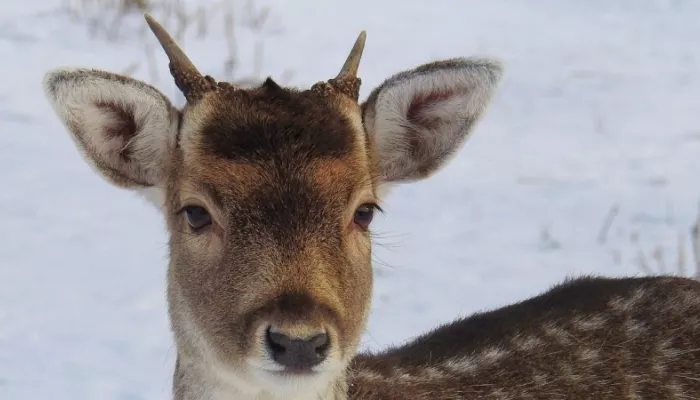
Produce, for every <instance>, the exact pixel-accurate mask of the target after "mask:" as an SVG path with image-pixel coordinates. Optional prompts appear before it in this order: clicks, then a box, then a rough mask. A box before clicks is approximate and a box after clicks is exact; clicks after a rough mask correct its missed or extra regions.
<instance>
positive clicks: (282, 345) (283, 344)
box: [267, 329, 292, 354]
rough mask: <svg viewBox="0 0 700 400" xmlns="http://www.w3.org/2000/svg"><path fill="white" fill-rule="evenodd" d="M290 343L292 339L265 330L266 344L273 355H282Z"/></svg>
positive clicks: (282, 334)
mask: <svg viewBox="0 0 700 400" xmlns="http://www.w3.org/2000/svg"><path fill="white" fill-rule="evenodd" d="M291 343H292V339H291V338H290V337H289V336H287V335H285V334H284V333H280V332H273V331H271V330H270V329H268V330H267V344H268V346H270V350H272V353H273V354H280V353H284V352H285V351H286V350H287V348H288V347H289V345H290V344H291Z"/></svg>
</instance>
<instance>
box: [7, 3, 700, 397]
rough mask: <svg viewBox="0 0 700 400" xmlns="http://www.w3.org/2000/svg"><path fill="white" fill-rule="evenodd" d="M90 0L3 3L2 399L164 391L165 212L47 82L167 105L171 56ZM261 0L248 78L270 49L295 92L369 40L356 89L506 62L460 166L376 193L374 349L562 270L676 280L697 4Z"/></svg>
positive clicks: (205, 44) (696, 125)
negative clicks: (94, 87)
mask: <svg viewBox="0 0 700 400" xmlns="http://www.w3.org/2000/svg"><path fill="white" fill-rule="evenodd" d="M81 3H82V4H83V5H82V6H80V4H81ZM90 3H94V1H93V2H91V1H87V0H83V1H73V2H71V1H65V0H64V1H60V0H31V1H29V0H25V1H3V2H0V209H1V210H2V217H1V219H0V399H3V400H5V399H8V400H38V399H54V400H64V399H65V400H68V399H70V400H82V399H85V400H88V399H89V400H101V399H109V400H140V399H144V400H145V399H149V400H150V399H156V400H157V399H167V398H168V397H169V393H170V374H171V371H172V366H173V362H174V349H173V346H172V342H171V338H170V333H169V330H168V323H167V319H166V304H165V299H164V271H165V265H166V246H165V243H166V233H165V230H164V227H163V223H162V221H161V218H160V216H159V215H158V213H157V212H156V211H155V210H154V209H153V208H152V207H151V206H150V205H148V204H146V203H145V202H144V201H142V200H141V199H140V198H138V197H137V196H136V195H134V194H132V193H129V192H126V191H120V190H117V189H114V188H112V187H110V186H109V185H108V184H107V183H105V182H104V181H103V180H101V179H100V178H99V177H97V176H96V175H95V174H94V173H93V172H92V171H91V170H90V168H89V167H88V166H87V164H86V163H85V162H83V161H82V159H81V158H80V156H79V155H78V153H77V152H76V151H75V149H74V147H73V144H72V143H71V141H70V139H69V137H68V136H67V134H66V133H65V132H64V130H63V128H62V127H61V126H60V124H59V121H58V119H57V118H56V117H55V116H54V115H53V113H52V112H51V111H50V109H49V106H48V105H47V103H46V101H45V100H44V97H43V94H42V92H41V86H40V82H41V78H42V75H43V74H44V73H45V72H46V71H47V70H48V69H50V68H53V67H57V66H64V65H72V66H89V67H97V68H103V69H108V70H112V71H115V72H122V71H129V72H130V73H133V75H134V76H136V77H138V78H142V79H145V80H149V81H151V82H154V83H155V84H156V85H157V86H159V87H160V88H162V89H163V90H164V91H165V92H166V93H169V94H175V93H176V91H175V89H174V85H173V84H172V82H171V81H170V79H169V77H168V75H167V63H166V61H165V60H166V59H165V56H164V55H163V54H162V52H159V51H156V50H157V47H156V42H155V41H154V40H153V38H152V37H150V36H149V35H142V34H141V33H142V30H143V28H144V26H145V24H144V23H143V20H142V19H141V18H140V17H139V16H138V15H137V14H134V15H133V16H130V17H128V18H126V19H125V20H123V21H121V22H120V23H119V24H117V26H119V27H120V29H119V30H118V31H116V34H115V37H112V38H111V39H110V38H108V37H106V36H105V34H103V32H102V31H100V30H91V27H90V23H89V18H88V17H90V15H92V16H97V24H96V25H94V26H99V21H100V20H102V21H103V23H104V20H105V19H106V20H107V21H109V20H110V18H111V16H112V14H110V11H109V9H107V8H105V9H99V8H94V9H89V10H87V11H86V13H87V14H89V15H87V17H86V16H85V15H82V14H81V15H82V16H81V15H71V14H70V13H68V12H66V9H67V8H66V7H68V8H70V7H72V8H74V9H78V10H80V9H83V11H85V7H88V8H90V6H89V5H90ZM193 3H197V4H199V3H203V1H201V0H200V1H196V0H190V1H189V5H191V6H192V7H194V6H195V5H196V4H193ZM209 3H212V4H213V3H215V2H213V1H210V2H209ZM241 3H244V2H243V1H241ZM256 4H258V5H257V6H256V7H258V11H259V9H260V7H261V6H263V5H266V4H267V5H269V6H270V14H269V18H268V20H267V21H266V22H265V24H264V25H265V28H264V29H262V31H254V30H253V29H251V27H250V26H246V25H244V24H242V23H241V22H240V21H239V22H237V24H236V29H237V30H236V39H237V40H236V46H237V52H238V55H239V57H240V59H241V60H240V67H239V69H238V70H237V71H236V72H237V73H239V74H243V75H245V74H248V73H251V72H254V71H253V69H254V68H253V67H252V63H253V61H252V59H253V58H254V56H253V55H254V52H255V51H254V50H255V47H256V44H255V43H256V41H258V40H262V41H264V52H263V57H262V59H261V60H262V62H261V70H260V72H261V73H262V74H263V75H268V74H269V75H272V76H273V77H279V76H281V75H284V76H287V77H288V80H289V82H290V83H291V84H294V85H299V86H308V85H310V84H312V83H314V82H316V81H318V80H322V79H327V78H329V77H331V76H334V75H335V74H336V73H337V70H338V68H339V67H340V66H341V64H342V62H343V60H344V57H345V56H346V54H347V51H348V50H349V48H350V46H351V45H352V42H353V41H354V39H355V37H356V35H357V33H358V32H359V31H360V30H361V29H366V30H367V31H368V40H367V47H366V50H365V53H364V57H363V62H362V65H361V67H360V74H361V76H362V78H363V89H362V93H363V95H365V96H366V95H367V93H368V92H369V91H370V90H371V88H372V87H374V86H375V85H378V84H379V83H380V82H381V81H382V80H383V79H384V78H386V77H388V76H389V75H391V74H393V73H396V72H398V71H401V70H403V69H407V68H411V67H414V66H416V65H418V64H421V63H424V62H429V61H432V60H434V59H438V58H447V57H455V56H469V55H482V56H493V57H497V58H500V59H502V60H503V61H504V63H505V66H506V72H505V79H504V82H503V85H502V89H501V90H500V91H499V93H498V95H497V97H496V98H495V100H494V102H493V105H492V107H491V108H490V109H489V111H488V114H487V115H486V116H485V118H484V119H483V120H482V121H481V123H480V124H479V126H478V127H477V131H476V134H475V136H474V137H473V138H472V139H471V140H470V141H469V142H468V144H467V145H466V146H465V148H464V149H463V151H461V152H460V153H459V154H458V155H457V157H456V158H455V159H454V161H453V162H452V163H451V164H450V165H449V166H448V167H447V168H445V169H444V170H443V171H442V172H441V173H439V174H438V175H436V176H434V177H433V178H432V179H430V180H428V181H425V182H422V183H416V184H413V185H411V186H405V187H401V188H399V189H398V190H396V191H394V192H393V194H392V195H391V196H390V197H389V198H387V199H386V203H385V209H386V211H387V214H386V215H383V216H381V217H380V218H379V221H378V222H377V225H376V227H377V231H378V238H377V242H378V243H377V247H376V250H375V252H376V261H377V269H376V276H377V280H376V292H375V298H374V304H373V309H372V316H371V319H370V324H369V330H368V332H367V334H366V336H365V340H364V345H365V346H366V347H369V348H373V349H376V348H380V347H381V346H384V345H387V344H389V343H396V342H400V341H403V340H405V339H408V338H410V337H411V336H413V335H415V334H418V333H420V332H421V331H424V330H426V329H428V328H430V327H433V326H435V325H436V324H438V323H441V322H447V321H449V320H452V319H453V318H455V317H457V316H459V315H466V314H469V313H471V312H474V311H476V310H481V309H486V308H493V307H497V306H500V305H504V304H507V303H510V302H513V301H517V300H520V299H523V298H525V297H526V296H530V295H533V294H536V293H538V292H540V291H542V290H544V289H546V288H547V287H548V286H550V285H552V284H554V283H556V282H558V281H560V280H561V279H563V278H564V277H566V276H570V275H578V274H583V273H600V274H605V275H609V276H620V275H633V274H634V275H639V274H641V273H642V270H641V269H640V264H641V262H640V258H639V257H640V254H643V255H644V256H643V257H644V259H646V263H647V264H649V265H650V266H651V267H652V268H657V269H658V268H662V267H659V265H658V264H659V263H658V262H657V261H656V259H660V258H663V259H664V260H665V261H664V263H663V264H664V265H665V267H663V268H666V269H667V270H674V271H675V270H677V269H678V265H679V261H678V257H679V254H682V255H683V257H681V260H682V259H683V258H685V263H683V262H681V263H680V264H684V265H685V266H686V268H687V269H688V270H689V271H690V269H691V267H690V264H691V263H692V252H691V251H690V244H689V240H688V230H689V227H690V226H691V225H692V224H693V222H694V220H695V218H696V217H697V213H698V201H700V185H699V184H698V183H699V182H698V180H699V179H700V178H699V174H700V24H699V23H698V21H700V2H698V1H696V0H586V1H575V0H530V1H527V2H524V1H521V2H518V1H509V0H489V1H476V0H469V1H467V0H451V1H450V0H432V1H430V2H425V1H421V0H411V1H409V0H401V1H400V2H399V1H392V2H379V1H372V0H355V1H352V2H347V1H343V2H341V1H320V0H317V1H314V0H303V1H302V0H295V1H282V0H279V1H272V0H269V1H266V2H264V3H256ZM81 7H82V8H81ZM236 7H238V9H243V10H245V8H246V6H245V4H241V5H238V6H236ZM192 9H194V8H192ZM248 11H250V10H248ZM210 14H211V15H209V16H207V17H206V18H209V22H208V23H207V24H206V29H205V31H206V32H204V33H205V35H204V36H203V37H199V38H198V37H197V36H196V32H195V30H194V29H192V30H191V31H188V32H187V33H186V34H185V40H184V43H183V44H184V47H185V49H186V51H187V52H188V54H190V57H191V58H192V59H193V60H194V61H195V63H196V64H197V65H198V66H199V68H200V69H201V70H204V71H206V72H207V73H210V74H212V75H214V76H221V74H223V73H224V67H223V65H224V64H223V60H224V59H225V58H226V56H227V54H228V53H227V50H226V49H228V48H229V47H228V46H229V43H228V42H227V40H226V37H227V35H225V34H224V33H223V32H224V31H223V29H224V28H223V25H222V23H221V20H222V18H221V16H222V15H223V14H224V12H222V11H221V10H219V11H214V12H211V13H210ZM236 15H237V16H238V17H240V18H239V19H245V18H243V17H242V16H245V15H246V13H245V12H243V11H241V12H237V13H236ZM156 16H158V13H157V12H156ZM286 71H291V72H292V74H291V75H289V74H288V73H287V72H286ZM608 215H612V216H613V218H612V224H611V225H610V227H609V228H604V226H605V225H606V222H605V221H606V219H607V218H608ZM601 231H602V232H603V234H602V236H601ZM689 273H690V272H689Z"/></svg>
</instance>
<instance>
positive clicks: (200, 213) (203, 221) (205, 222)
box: [183, 206, 211, 231]
mask: <svg viewBox="0 0 700 400" xmlns="http://www.w3.org/2000/svg"><path fill="white" fill-rule="evenodd" d="M183 211H184V212H185V217H186V218H187V223H188V224H189V225H190V228H192V230H194V231H198V230H200V229H202V228H205V227H207V226H209V225H211V215H210V214H209V212H208V211H207V210H205V209H204V207H200V206H186V207H185V208H184V209H183Z"/></svg>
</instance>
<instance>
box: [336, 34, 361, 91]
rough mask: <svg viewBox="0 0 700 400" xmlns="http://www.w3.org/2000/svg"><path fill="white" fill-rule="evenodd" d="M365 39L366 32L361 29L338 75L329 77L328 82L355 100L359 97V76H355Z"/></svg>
mask: <svg viewBox="0 0 700 400" xmlns="http://www.w3.org/2000/svg"><path fill="white" fill-rule="evenodd" d="M366 39H367V32H366V31H362V32H360V35H359V36H358V37H357V40H355V44H354V45H353V46H352V50H350V54H349V55H348V58H347V59H346V60H345V64H343V68H341V69H340V72H339V73H338V76H336V77H335V78H333V79H329V80H328V83H329V84H330V85H331V86H332V87H333V88H335V89H336V90H337V91H339V92H341V93H343V94H345V95H347V96H350V98H352V99H354V100H355V101H357V100H358V99H359V97H360V83H361V81H360V78H358V77H357V70H358V69H359V68H360V59H361V58H362V51H363V50H364V49H365V40H366Z"/></svg>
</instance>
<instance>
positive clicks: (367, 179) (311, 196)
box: [180, 80, 373, 240]
mask: <svg viewBox="0 0 700 400" xmlns="http://www.w3.org/2000/svg"><path fill="white" fill-rule="evenodd" d="M367 142H368V141H367V138H366V133H365V131H364V129H363V128H362V125H361V121H360V113H359V107H358V106H357V104H356V103H353V102H350V101H347V100H346V99H345V98H344V97H342V96H340V95H337V94H334V93H329V92H327V91H325V92H324V91H319V90H313V89H312V90H307V91H298V90H294V89H288V88H282V87H280V86H278V85H277V84H275V83H274V82H272V81H271V80H268V81H266V82H265V83H264V84H263V85H262V86H260V87H259V88H256V89H253V90H248V91H244V90H235V89H233V88H231V89H225V90H221V91H217V92H215V93H211V94H210V95H208V96H207V97H205V98H203V99H202V101H201V102H200V103H197V104H195V105H193V106H191V107H190V108H188V110H187V111H186V112H185V117H184V120H183V126H182V130H181V138H180V143H181V148H182V150H183V158H184V160H183V161H184V171H183V177H185V178H186V180H188V181H191V182H192V181H193V182H196V185H197V186H198V187H199V188H200V189H204V190H205V191H206V192H207V193H208V194H209V197H210V198H211V199H213V200H214V201H216V202H218V203H220V204H221V205H227V207H226V208H231V207H232V208H235V209H237V208H240V207H245V208H246V210H248V211H251V210H253V209H255V212H254V213H252V212H246V213H243V215H244V216H245V221H239V220H238V219H237V218H238V217H236V216H231V217H230V221H229V222H230V223H232V224H234V225H235V226H237V229H238V230H240V229H241V227H242V226H250V227H256V228H255V229H256V231H257V232H260V231H261V230H260V229H259V228H260V227H261V226H265V227H267V228H270V227H278V228H279V229H278V232H276V234H274V236H275V237H277V239H280V240H282V239H283V238H291V237H296V238H302V237H303V236H304V234H303V231H307V232H306V233H310V232H311V231H310V228H311V227H314V229H329V232H335V231H338V227H336V226H335V224H337V223H340V222H341V221H335V220H333V218H330V219H329V215H337V216H341V215H342V213H341V211H342V210H344V209H345V207H347V205H348V204H349V203H350V202H352V201H353V200H354V196H357V194H358V192H361V191H364V190H371V189H372V180H371V177H372V176H373V174H372V168H371V165H372V164H371V162H370V159H371V156H370V155H369V154H368V151H367V145H368V143H367ZM195 190H197V189H195ZM197 191H198V190H197ZM266 230H267V231H268V232H267V233H268V234H269V233H271V232H270V229H266Z"/></svg>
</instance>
